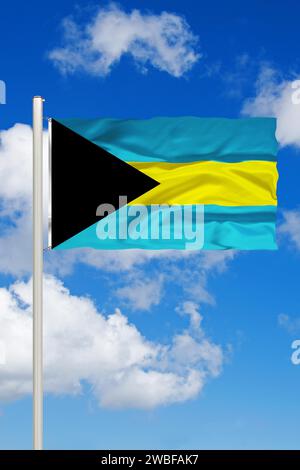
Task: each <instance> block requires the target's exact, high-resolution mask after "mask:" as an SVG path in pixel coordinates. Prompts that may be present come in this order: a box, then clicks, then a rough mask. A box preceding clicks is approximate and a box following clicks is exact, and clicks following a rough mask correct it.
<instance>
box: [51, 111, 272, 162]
mask: <svg viewBox="0 0 300 470" xmlns="http://www.w3.org/2000/svg"><path fill="white" fill-rule="evenodd" d="M58 121H59V122H60V123H62V124H64V125H65V126H67V127H69V128H70V129H72V130H73V131H75V132H77V133H78V134H80V135H82V136H83V137H85V138H86V139H88V140H90V141H92V142H93V143H94V144H96V145H99V146H100V147H103V148H104V149H106V150H107V151H109V152H110V153H112V154H114V155H116V156H117V157H119V158H121V159H123V160H124V161H128V162H131V161H135V162H149V161H158V162H159V161H160V162H170V163H184V162H193V161H201V160H215V161H223V162H239V161H245V160H267V161H276V155H277V147H278V144H277V141H276V138H275V129H276V120H275V119H273V118H246V119H226V118H199V117H192V116H185V117H157V118H152V119H144V120H142V119H139V120H135V119H108V118H103V119H88V120H83V119H62V120H58Z"/></svg>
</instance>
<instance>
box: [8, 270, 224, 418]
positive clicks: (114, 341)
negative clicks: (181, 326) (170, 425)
mask: <svg viewBox="0 0 300 470" xmlns="http://www.w3.org/2000/svg"><path fill="white" fill-rule="evenodd" d="M31 296H32V285H31V281H28V282H16V283H15V284H13V285H11V286H10V287H9V288H1V289H0V344H1V346H2V364H0V399H1V400H2V401H7V400H13V399H16V398H20V397H23V396H24V395H28V394H30V393H31V387H32V383H31V372H32V371H31V364H32V356H31V354H32V344H31V340H32V309H31ZM44 301H45V305H44V308H45V316H44V319H45V326H44V328H45V331H46V332H47V335H45V354H44V364H45V390H46V392H47V393H54V394H78V393H80V392H81V390H82V383H83V382H85V383H89V384H90V386H91V390H92V391H93V393H94V394H95V396H96V398H97V400H98V401H99V404H100V405H101V406H105V407H136V408H145V409H148V408H153V407H156V406H159V405H165V404H170V403H177V402H182V401H185V400H188V399H191V398H194V397H196V396H197V395H198V394H199V393H200V392H201V390H202V388H203V386H204V385H205V383H206V381H207V380H208V379H209V378H211V377H216V376H218V375H219V374H220V373H221V369H222V365H223V351H222V348H221V347H220V346H219V345H217V344H215V343H213V342H212V341H211V340H210V339H209V338H207V337H206V335H205V332H204V330H203V328H202V326H201V324H200V322H199V321H198V320H197V321H195V319H197V318H198V317H197V312H196V306H195V305H193V306H189V305H186V306H185V307H184V309H185V310H186V312H191V309H190V307H192V308H193V313H192V314H191V313H188V314H189V315H191V319H192V324H193V328H192V329H191V330H190V329H187V330H184V331H183V332H182V333H179V334H177V335H176V336H174V337H173V338H172V339H171V340H170V342H169V343H167V344H162V343H157V342H153V341H148V340H147V339H146V338H145V337H143V336H142V334H141V333H140V332H139V331H138V330H137V328H136V327H135V326H134V325H133V324H131V323H129V322H128V319H127V318H126V317H125V316H124V315H123V314H122V313H121V312H120V310H116V311H115V312H114V313H112V314H110V315H108V316H104V315H103V314H102V313H100V312H99V311H98V310H97V309H96V307H95V305H94V303H93V301H92V300H91V299H89V298H87V297H78V296H74V295H71V294H70V292H69V290H68V289H66V288H65V287H64V285H63V284H62V283H61V282H60V281H59V280H58V279H56V278H55V277H53V276H46V277H45V279H44ZM198 315H200V314H199V313H198ZM199 318H200V317H199ZM3 358H5V360H3Z"/></svg>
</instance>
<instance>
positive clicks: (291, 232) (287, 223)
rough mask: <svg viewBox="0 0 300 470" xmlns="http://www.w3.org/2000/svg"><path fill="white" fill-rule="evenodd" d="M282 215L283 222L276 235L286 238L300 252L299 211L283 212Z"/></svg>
mask: <svg viewBox="0 0 300 470" xmlns="http://www.w3.org/2000/svg"><path fill="white" fill-rule="evenodd" d="M282 215H283V219H284V220H283V222H282V223H281V224H280V225H279V227H278V233H279V234H280V235H283V236H286V237H287V238H288V239H289V240H290V241H291V242H292V244H293V246H294V247H295V248H296V249H297V250H300V210H297V209H295V210H288V211H284V212H283V214H282Z"/></svg>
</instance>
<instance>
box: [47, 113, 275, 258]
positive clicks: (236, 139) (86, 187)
mask: <svg viewBox="0 0 300 470" xmlns="http://www.w3.org/2000/svg"><path fill="white" fill-rule="evenodd" d="M275 129H276V121H275V119H272V118H251V119H225V118H198V117H172V118H167V117H158V118H153V119H147V120H131V119H129V120H120V119H92V120H81V119H65V120H56V119H52V120H50V123H49V136H50V169H51V181H50V183H51V184H50V186H51V194H50V211H49V244H50V246H51V247H52V248H54V249H68V248H77V247H93V248H97V249H113V250H114V249H128V248H143V249H205V250H224V249H238V250H273V249H276V248H277V246H276V236H275V235H276V234H275V224H276V207H277V196H276V187H277V180H278V173H277V161H276V160H277V159H276V155H277V141H276V139H275Z"/></svg>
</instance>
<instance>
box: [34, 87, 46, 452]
mask: <svg viewBox="0 0 300 470" xmlns="http://www.w3.org/2000/svg"><path fill="white" fill-rule="evenodd" d="M43 101H44V100H43V98H42V97H41V96H35V97H34V98H33V448H34V450H42V449H43Z"/></svg>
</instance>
